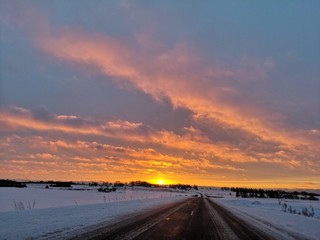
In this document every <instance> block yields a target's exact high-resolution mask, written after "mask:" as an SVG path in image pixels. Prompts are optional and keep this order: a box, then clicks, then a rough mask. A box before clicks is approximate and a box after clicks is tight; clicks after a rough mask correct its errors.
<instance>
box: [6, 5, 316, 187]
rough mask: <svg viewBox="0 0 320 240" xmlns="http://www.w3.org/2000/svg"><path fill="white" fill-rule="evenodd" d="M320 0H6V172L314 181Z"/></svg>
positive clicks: (88, 177)
mask: <svg viewBox="0 0 320 240" xmlns="http://www.w3.org/2000/svg"><path fill="white" fill-rule="evenodd" d="M319 12H320V1H316V0H308V1H302V0H290V1H289V0H288V1H280V2H279V1H276V0H271V1H249V0H244V1H241V2H240V1H236V0H230V1H222V0H221V1H209V0H204V1H200V2H198V1H191V0H190V1H189V0H186V1H178V0H177V1H169V0H168V1H166V0H164V1H156V0H151V1H147V0H141V1H135V0H133V1H127V0H119V1H98V0H91V1H89V0H77V1H63V0H52V1H40V0H29V1H22V0H17V1H16V0H1V1H0V177H1V178H10V179H31V180H72V181H117V180H118V181H123V182H129V181H133V180H145V181H151V182H155V183H157V182H158V183H166V184H169V183H188V184H197V185H206V186H248V187H279V188H309V189H320V174H319V173H320V147H319V146H320V15H319V14H318V13H319Z"/></svg>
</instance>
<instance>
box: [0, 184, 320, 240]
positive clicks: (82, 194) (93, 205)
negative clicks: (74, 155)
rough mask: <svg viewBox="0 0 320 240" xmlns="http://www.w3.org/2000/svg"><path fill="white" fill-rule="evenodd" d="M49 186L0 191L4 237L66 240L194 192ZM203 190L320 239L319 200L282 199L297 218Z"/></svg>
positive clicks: (261, 202)
mask: <svg viewBox="0 0 320 240" xmlns="http://www.w3.org/2000/svg"><path fill="white" fill-rule="evenodd" d="M44 187H45V185H29V186H28V188H22V189H19V188H0V239H47V238H50V239H61V238H63V237H65V236H70V235H72V234H74V233H75V232H78V231H85V230H88V229H91V227H92V226H95V225H96V224H99V223H101V222H108V221H112V220H115V219H117V218H119V217H121V216H125V215H129V214H133V213H137V212H141V211H144V210H148V209H151V208H153V207H156V206H158V205H161V204H165V203H171V202H175V201H179V200H182V199H184V198H185V197H187V196H190V195H192V194H194V192H190V193H184V192H173V191H169V190H166V189H162V190H158V189H150V188H149V189H147V188H139V187H135V188H134V189H132V188H130V187H127V188H126V189H118V190H117V191H116V192H111V193H101V192H98V191H97V189H96V188H93V187H89V186H76V187H74V190H62V189H45V188H44ZM200 192H202V193H207V194H210V195H212V196H215V197H221V198H212V199H213V200H214V201H216V202H218V203H220V204H222V205H224V206H226V207H227V208H229V209H231V210H232V212H234V213H235V214H236V215H239V216H240V217H242V218H245V219H246V220H248V221H250V222H252V223H253V224H257V223H261V222H262V223H267V225H271V226H273V227H275V228H277V229H282V230H284V231H287V232H289V233H290V234H292V236H305V237H306V239H319V236H320V228H319V226H320V201H306V200H286V202H284V200H283V201H282V204H283V203H286V204H287V206H288V207H289V206H291V209H292V210H293V209H295V210H296V214H291V213H288V212H284V211H283V210H282V205H279V202H278V200H277V199H254V198H236V197H235V193H230V192H229V191H221V190H220V189H201V190H200ZM230 194H231V195H230ZM311 207H312V208H311ZM302 208H308V209H309V210H310V211H311V209H313V210H314V216H313V217H306V216H303V215H298V213H299V212H301V211H302ZM19 209H20V210H19ZM21 209H24V210H21Z"/></svg>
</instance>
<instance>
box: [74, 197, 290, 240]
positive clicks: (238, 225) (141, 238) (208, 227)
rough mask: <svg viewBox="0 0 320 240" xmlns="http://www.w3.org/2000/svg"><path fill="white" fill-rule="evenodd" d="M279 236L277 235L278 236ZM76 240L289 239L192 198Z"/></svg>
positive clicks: (201, 198)
mask: <svg viewBox="0 0 320 240" xmlns="http://www.w3.org/2000/svg"><path fill="white" fill-rule="evenodd" d="M277 234H278V235H277ZM72 239H73V240H78V239H93V240H102V239H121V240H123V239H135V240H150V239H159V240H160V239H166V240H170V239H171V240H181V239H186V240H187V239H195V240H200V239H223V240H227V239H237V240H250V239H252V240H253V239H254V240H273V239H288V238H284V237H283V236H282V235H281V234H279V233H277V231H275V232H270V229H269V232H268V231H266V230H265V229H264V230H263V228H261V227H259V226H253V225H251V224H249V223H247V222H245V221H244V220H242V219H240V218H239V217H237V216H235V215H234V214H232V213H231V212H230V211H228V210H227V209H225V208H223V207H221V206H220V205H218V204H216V203H214V201H211V200H209V199H207V198H206V197H204V196H202V195H201V197H195V198H191V199H187V200H184V201H181V202H178V203H175V204H171V205H166V206H162V207H161V208H158V209H156V210H153V211H150V212H148V213H144V214H140V215H136V216H134V217H131V218H128V219H126V220H123V221H120V222H118V223H115V224H112V225H108V226H105V227H103V228H100V229H96V230H94V231H91V232H87V233H85V234H82V235H81V236H77V237H75V238H72Z"/></svg>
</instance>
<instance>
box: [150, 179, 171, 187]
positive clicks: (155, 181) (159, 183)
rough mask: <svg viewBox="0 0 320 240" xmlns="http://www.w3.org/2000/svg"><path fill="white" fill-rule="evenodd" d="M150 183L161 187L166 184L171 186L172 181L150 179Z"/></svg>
mask: <svg viewBox="0 0 320 240" xmlns="http://www.w3.org/2000/svg"><path fill="white" fill-rule="evenodd" d="M150 182H151V183H152V184H158V185H161V186H164V185H168V184H171V183H172V181H170V180H168V179H165V178H161V177H160V178H154V179H150Z"/></svg>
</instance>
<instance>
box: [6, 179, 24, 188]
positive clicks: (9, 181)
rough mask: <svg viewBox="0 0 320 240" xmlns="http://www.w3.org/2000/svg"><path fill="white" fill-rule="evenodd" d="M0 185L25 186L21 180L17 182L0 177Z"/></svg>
mask: <svg viewBox="0 0 320 240" xmlns="http://www.w3.org/2000/svg"><path fill="white" fill-rule="evenodd" d="M0 187H16V188H25V187H27V185H26V184H25V183H22V182H17V181H13V180H9V179H0Z"/></svg>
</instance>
